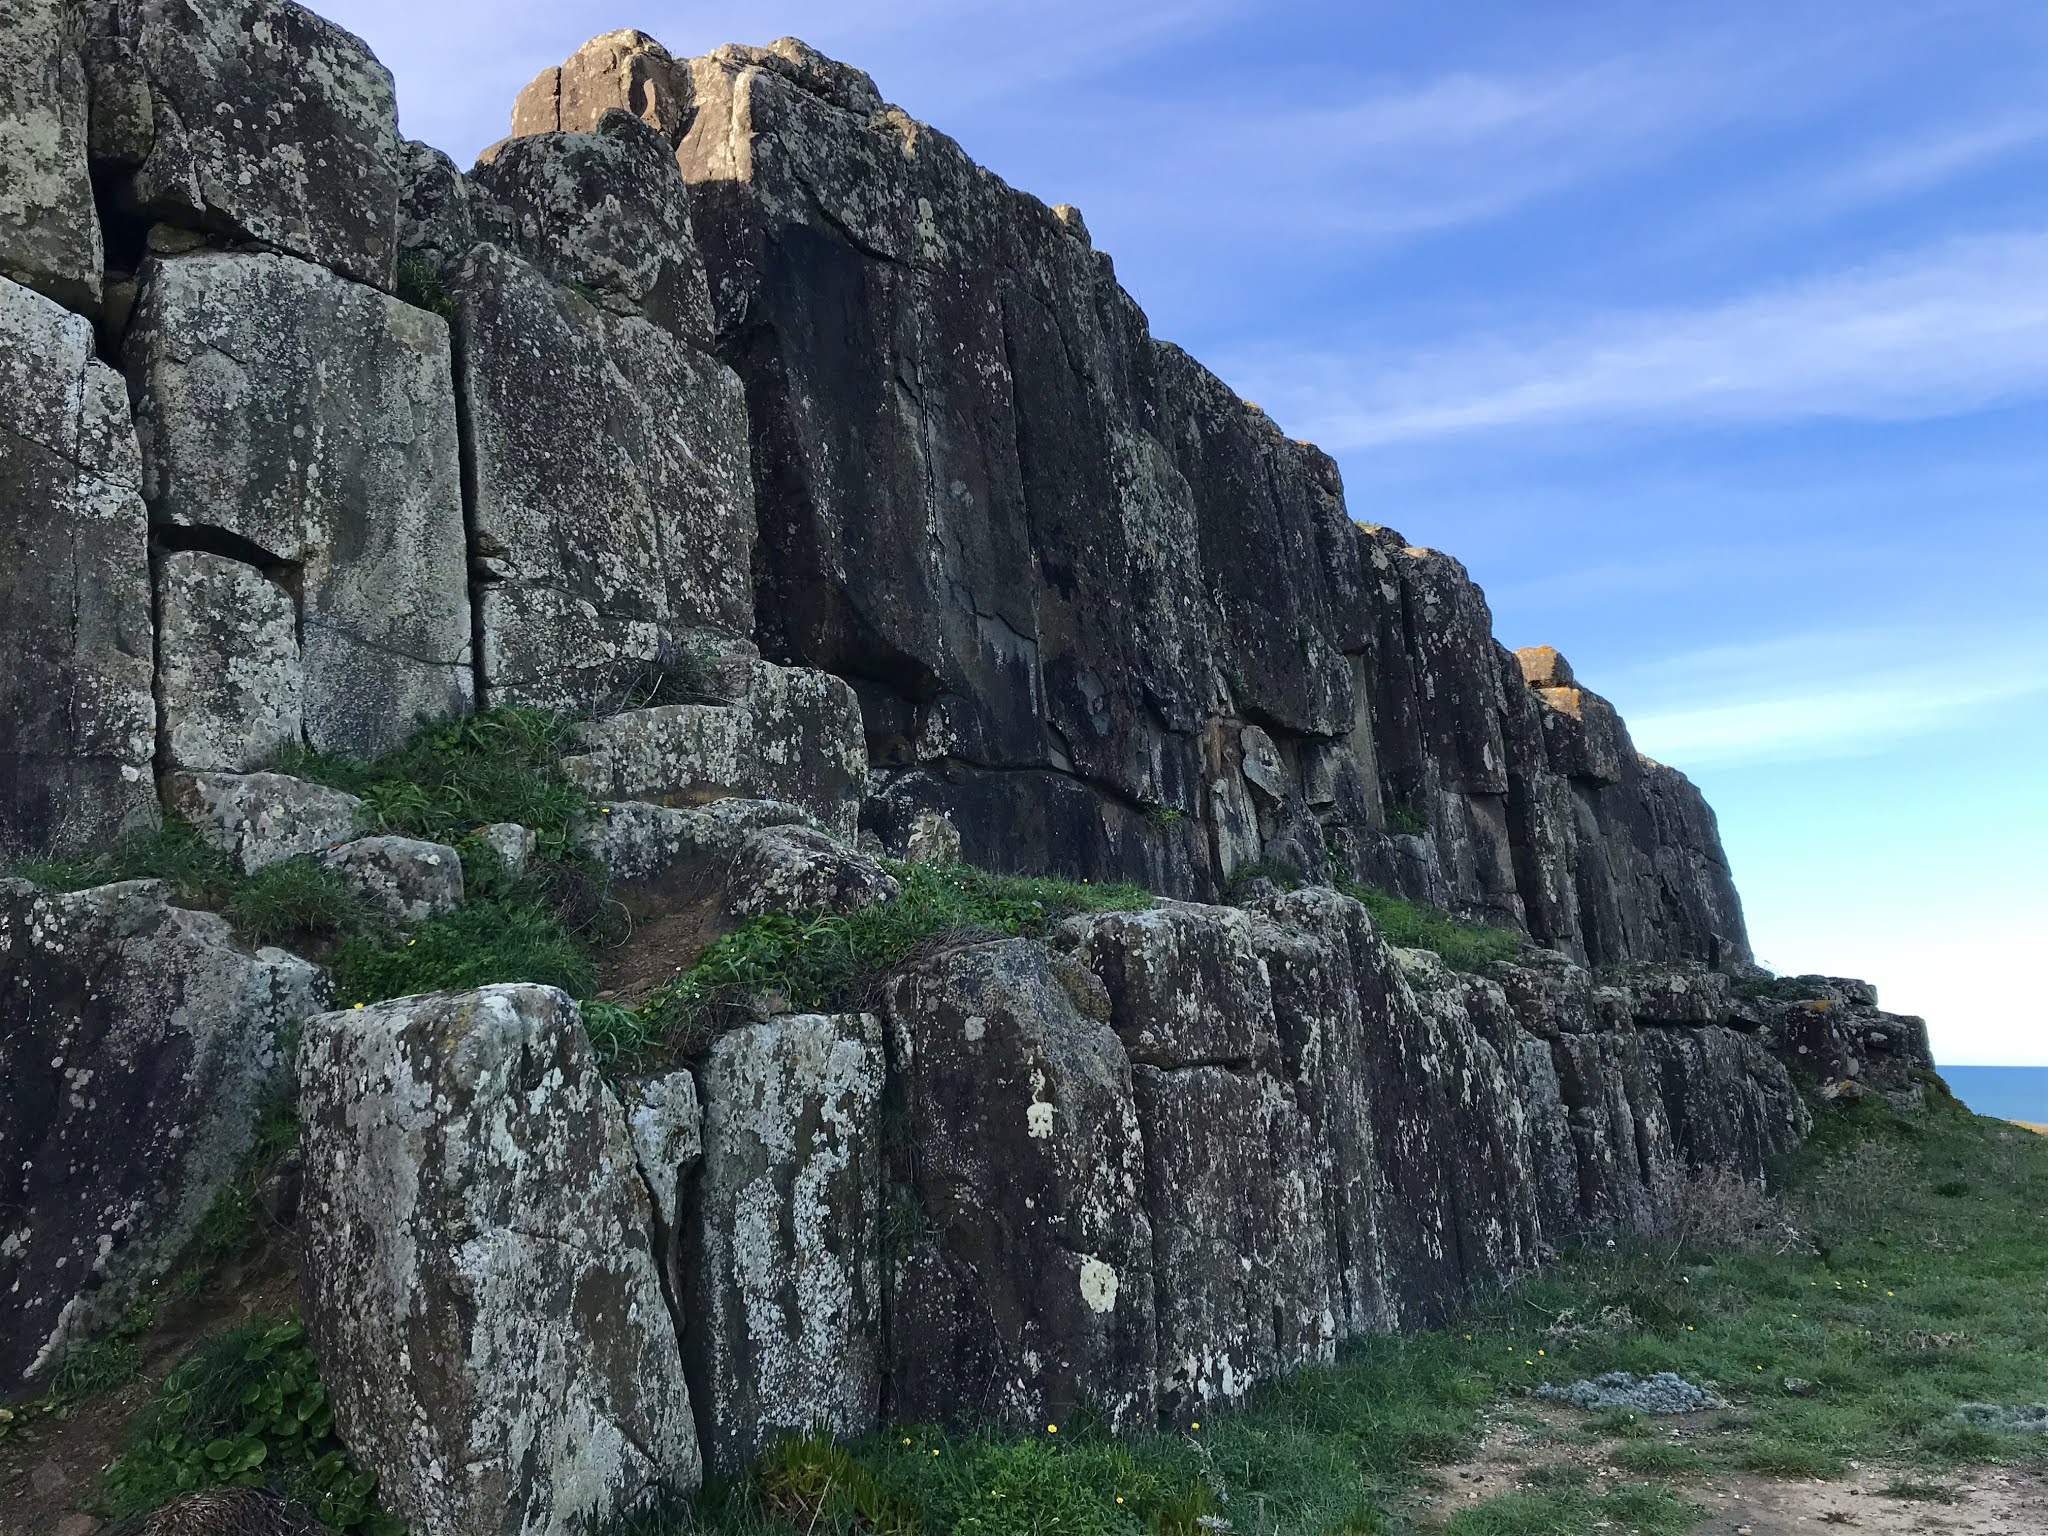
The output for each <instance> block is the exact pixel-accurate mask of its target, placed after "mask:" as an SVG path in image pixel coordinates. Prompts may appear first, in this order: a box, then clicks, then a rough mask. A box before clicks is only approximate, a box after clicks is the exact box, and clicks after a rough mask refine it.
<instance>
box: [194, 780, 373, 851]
mask: <svg viewBox="0 0 2048 1536" xmlns="http://www.w3.org/2000/svg"><path fill="white" fill-rule="evenodd" d="M164 804H165V805H166V806H167V807H168V808H169V809H171V810H172V811H175V812H176V813H177V814H178V815H180V816H182V817H184V818H185V820H187V821H189V822H191V823H192V825H193V826H194V827H196V828H197V829H198V831H199V835H200V836H201V837H203V838H205V839H206V840H207V841H208V842H209V843H212V844H213V845H214V847H216V848H218V849H220V851H221V852H222V853H225V854H226V855H227V856H228V857H229V858H230V859H232V860H234V863H235V867H236V868H238V869H239V870H241V872H242V873H243V874H245V875H253V874H255V873H256V871H257V870H259V869H261V868H263V867H264V866H265V865H266V864H275V863H277V862H278V861H279V860H280V859H291V858H297V857H298V856H300V855H301V854H309V853H320V852H322V851H324V850H326V849H328V848H332V847H334V846H335V844H337V843H345V842H347V841H348V840H349V839H350V838H352V837H354V836H355V835H356V833H357V832H358V830H360V823H361V820H362V809H363V802H362V801H360V800H358V799H357V798H356V797H355V796H354V795H351V794H348V793H346V792H345V791H343V790H339V789H330V788H328V787H327V786H326V785H325V784H311V783H308V782H307V781H306V780H304V779H294V778H292V777H290V776H289V775H287V774H282V773H174V774H172V775H171V776H170V777H169V778H167V779H165V780H164Z"/></svg>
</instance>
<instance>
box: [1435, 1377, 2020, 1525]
mask: <svg viewBox="0 0 2048 1536" xmlns="http://www.w3.org/2000/svg"><path fill="white" fill-rule="evenodd" d="M1714 1418H1715V1415H1714V1414H1711V1413H1705V1414H1686V1415H1680V1416H1677V1417H1674V1418H1670V1419H1664V1420H1659V1421H1657V1434H1656V1438H1655V1439H1653V1440H1640V1441H1635V1442H1616V1441H1612V1440H1610V1441H1605V1442H1602V1443H1597V1444H1592V1443H1588V1442H1587V1441H1586V1440H1585V1439H1583V1438H1582V1435H1581V1426H1582V1424H1583V1419H1582V1418H1581V1416H1580V1415H1579V1414H1577V1413H1576V1412H1574V1411H1573V1410H1571V1409H1567V1408H1557V1407H1551V1406H1548V1405H1541V1406H1523V1405H1517V1406H1516V1408H1515V1409H1514V1411H1513V1412H1512V1413H1503V1414H1501V1415H1499V1416H1497V1417H1496V1418H1495V1419H1494V1420H1493V1422H1492V1425H1491V1427H1490V1428H1489V1430H1488V1432H1487V1436H1486V1439H1485V1441H1484V1442H1483V1443H1482V1444H1481V1446H1480V1448H1479V1451H1478V1453H1477V1454H1476V1455H1474V1456H1473V1457H1472V1459H1471V1460H1469V1461H1463V1462H1459V1463H1457V1464H1456V1465H1453V1466H1448V1467H1444V1468H1441V1469H1440V1470H1439V1472H1438V1484H1439V1488H1438V1491H1437V1492H1436V1493H1435V1494H1434V1495H1433V1496H1432V1497H1431V1502H1429V1503H1428V1504H1427V1505H1426V1506H1425V1511H1424V1520H1425V1523H1427V1524H1430V1525H1441V1524H1442V1523H1443V1522H1444V1521H1446V1520H1448V1519H1450V1518H1451V1516H1452V1515H1453V1514H1455V1513H1456V1512H1457V1511H1458V1510H1459V1509H1461V1508H1464V1507H1467V1506H1469V1505H1472V1504H1475V1503H1478V1502H1479V1501H1481V1500H1483V1499H1490V1498H1497V1497H1499V1496H1500V1495H1501V1494H1505V1493H1514V1492H1517V1491H1519V1490H1522V1489H1525V1488H1529V1487H1532V1486H1533V1487H1541V1486H1544V1485H1546V1484H1548V1485H1549V1486H1552V1487H1556V1486H1560V1485H1567V1484H1569V1483H1571V1482H1574V1481H1577V1480H1578V1479H1579V1478H1580V1477H1581V1476H1583V1478H1584V1482H1583V1486H1584V1487H1585V1488H1586V1490H1587V1491H1589V1492H1592V1493H1599V1492H1602V1491H1604V1490H1605V1489H1608V1488H1611V1487H1613V1486H1614V1485H1615V1484H1617V1483H1624V1482H1638V1483H1640V1482H1664V1483H1666V1484H1667V1486H1669V1487H1670V1488H1671V1489H1672V1491H1673V1492H1674V1493H1676V1494H1677V1495H1678V1496H1679V1497H1681V1498H1684V1499H1687V1500H1689V1501H1691V1502H1692V1503H1695V1504H1699V1505H1702V1506H1704V1507H1705V1508H1706V1509H1707V1510H1708V1511H1709V1513H1708V1514H1707V1516H1706V1517H1705V1518H1704V1519H1703V1520H1701V1521H1700V1523H1699V1524H1698V1525H1696V1526H1695V1527H1694V1528H1693V1536H1817V1533H1818V1532H1819V1531H1820V1530H1822V1529H1827V1528H1834V1529H1839V1530H1844V1531H1860V1532H1864V1533H1866V1536H2048V1478H2043V1477H2040V1476H2038V1475H2035V1474H2032V1473H2026V1472H2015V1471H2007V1470H2004V1469H2002V1468H1996V1467H1973V1468H1970V1469H1968V1470H1966V1471H1964V1472H1961V1473H1957V1474H1953V1475H1946V1476H1940V1477H1930V1476H1928V1475H1926V1474H1924V1473H1916V1472H1905V1471H1901V1470H1899V1469H1896V1468H1890V1467H1876V1466H1861V1467H1855V1466H1852V1469H1851V1471H1850V1474H1849V1475H1848V1476H1847V1477H1845V1478H1842V1479H1840V1480H1836V1481H1817V1480H1812V1479H1807V1478H1776V1477H1764V1476H1759V1475H1756V1474H1752V1473H1747V1472H1709V1473H1703V1474H1701V1475H1699V1476H1689V1477H1682V1478H1679V1477H1672V1476H1670V1475H1669V1474H1663V1475H1659V1474H1655V1473H1648V1472H1642V1471H1631V1470H1628V1469H1626V1468H1624V1467H1622V1466H1619V1465H1616V1458H1617V1457H1619V1456H1625V1455H1626V1454H1627V1445H1628V1444H1630V1443H1633V1444H1635V1445H1639V1446H1654V1445H1659V1444H1661V1445H1665V1446H1670V1447H1674V1448H1678V1449H1680V1450H1683V1449H1684V1448H1685V1447H1686V1445H1687V1442H1689V1441H1696V1440H1700V1439H1702V1438H1704V1437H1705V1436H1707V1435H1709V1434H1711V1433H1712V1425H1713V1420H1714Z"/></svg>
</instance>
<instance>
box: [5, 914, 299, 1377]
mask: <svg viewBox="0 0 2048 1536" xmlns="http://www.w3.org/2000/svg"><path fill="white" fill-rule="evenodd" d="M324 1001H325V996H324V989H323V984H322V982H321V979H320V973H319V972H318V971H317V970H315V969H314V968H313V967H312V966H311V965H309V964H307V963H306V962H305V961H303V960H300V959H298V958H297V957H296V956H293V955H287V954H285V953H284V952H283V951H281V950H275V949H264V950H259V951H257V952H256V953H255V954H254V955H251V954H249V953H248V952H247V951H245V950H243V949H242V948H241V947H240V946H239V945H237V944H236V943H235V941H234V936H233V934H232V933H231V932H230V930H229V928H228V925H227V923H226V921H225V920H224V919H222V918H220V917H216V916H214V915H212V914H210V913H203V912H184V911H180V910H178V909H177V908H175V907H172V906H170V905H168V903H167V900H166V895H165V892H164V890H163V888H162V887H161V886H158V885H156V884H154V883H153V882H149V881H131V882H128V883H126V884H122V885H109V886H102V887H100V888H98V889H96V890H89V891H80V892H78V893H76V894H74V895H62V896H60V895H53V894H50V893H48V892H44V891H40V890H38V889H36V888H35V887H33V886H30V885H27V884H25V883H23V882H21V881H18V880H0V1079H4V1080H5V1082H6V1084H7V1092H6V1093H5V1094H4V1095H0V1210H4V1211H5V1212H6V1215H5V1216H4V1217H0V1295H5V1296H6V1297H7V1298H8V1302H7V1312H8V1322H7V1325H6V1326H5V1327H0V1383H5V1387H4V1389H0V1390H6V1391H7V1392H8V1393H9V1394H10V1395H12V1394H13V1393H14V1392H16V1391H18V1390H19V1389H20V1388H21V1387H22V1386H23V1384H24V1383H25V1382H26V1380H27V1379H28V1378H29V1377H30V1376H31V1375H35V1374H38V1373H47V1371H48V1370H49V1369H50V1368H52V1367H53V1366H54V1365H56V1364H57V1363H58V1362H60V1361H61V1360H62V1358H63V1355H64V1352H65V1351H66V1349H67V1348H69V1347H71V1346H73V1345H76V1344H79V1343H82V1342H84V1341H85V1340H86V1339H88V1338H89V1337H91V1335H92V1334H93V1332H94V1331H95V1330H96V1329H99V1328H102V1327H105V1326H107V1325H109V1324H111V1323H112V1322H113V1321H115V1320H116V1319H117V1318H119V1317H120V1315H121V1314H122V1312H123V1311H125V1310H126V1308H127V1307H128V1306H130V1305H131V1304H132V1303H133V1302H134V1301H135V1300H136V1299H137V1298H138V1297H139V1295H140V1294H141V1292H142V1287H144V1286H145V1285H146V1284H147V1283H148V1282H150V1281H153V1280H156V1279H158V1278H160V1277H161V1276H162V1275H163V1274H164V1273H165V1271H166V1270H168V1268H169V1267H170V1265H171V1264H172V1263H173V1261H175V1260H176V1259H177V1257H178V1255H179V1252H180V1251H181V1250H182V1249H183V1247H184V1246H185V1243H186V1242H187V1241H188V1240H189V1239H190V1237H191V1236H192V1234H193V1232H194V1231H195V1230H196V1229H197V1227H198V1225H199V1221H200V1218H201V1217H203V1216H204V1215H205V1214H206V1211H207V1208H208V1207H209V1206H210V1205H211V1204H212V1202H213V1199H214V1197H215V1196H216V1195H217V1194H219V1193H220V1192H221V1190H222V1189H224V1188H225V1187H226V1186H227V1185H228V1183H229V1182H230V1181H232V1180H233V1179H234V1178H235V1177H236V1176H237V1175H238V1174H239V1173H240V1171H241V1166H242V1161H243V1159H244V1158H245V1157H246V1156H247V1155H248V1152H249V1149H250V1147H251V1146H252V1144H253V1142H254V1139H255V1130H256V1122H257V1119H258V1117H259V1116H260V1114H261V1113H262V1111H263V1109H264V1108H265V1106H266V1104H267V1103H268V1102H270V1101H271V1100H273V1099H274V1098H276V1097H277V1096H278V1095H279V1094H280V1093H281V1092H282V1091H283V1090H284V1088H285V1087H286V1086H287V1085H288V1084H289V1082H290V1077H291V1072H290V1063H289V1061H288V1060H287V1059H286V1057H285V1054H284V1051H283V1048H282V1047H281V1045H280V1043H279V1042H280V1037H281V1036H282V1034H283V1033H284V1032H285V1031H286V1030H287V1029H288V1028H289V1027H290V1026H291V1025H293V1024H295V1023H296V1022H297V1021H298V1020H299V1019H301V1018H302V1017H304V1016H305V1015H307V1014H310V1013H312V1012H313V1011H314V1010H316V1009H318V1008H319V1007H321V1006H323V1005H324ZM116 1128H118V1134H114V1133H113V1132H114V1130H115V1129H116Z"/></svg>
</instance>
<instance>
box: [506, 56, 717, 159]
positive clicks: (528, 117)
mask: <svg viewBox="0 0 2048 1536" xmlns="http://www.w3.org/2000/svg"><path fill="white" fill-rule="evenodd" d="M692 94H693V93H692V91H691V87H690V68H689V65H688V64H687V63H685V62H681V61H678V60H677V59H676V58H675V57H674V56H672V55H671V54H670V53H669V51H668V50H667V49H666V48H664V47H662V46H661V44H660V43H658V42H656V41H655V40H654V39H653V38H651V37H649V36H648V35H647V34H646V33H644V32H635V31H632V30H630V29H628V30H621V31H617V32H606V33H604V34H603V35H602V36H600V37H593V38H592V39H591V40H590V41H589V42H587V43H585V44H584V45H583V46H582V47H581V48H578V49H577V50H576V51H575V52H574V53H572V54H570V55H569V57H568V60H567V61H566V62H564V63H562V64H559V65H556V66H554V67H553V68H550V69H544V70H542V71H541V72H540V73H539V74H538V75H536V76H534V78H533V80H532V81H531V82H530V83H529V84H528V85H527V87H526V88H525V89H524V90H522V91H521V92H520V93H519V97H518V99H517V100H516V101H514V102H513V104H512V132H513V133H514V134H528V133H577V132H583V131H587V130H588V129H590V128H593V127H595V126H596V125H597V122H598V120H599V119H600V118H602V117H603V116H604V114H605V113H606V112H608V111H611V110H612V109H613V108H615V107H616V108H621V109H623V110H625V111H628V112H631V113H633V114H635V115H636V116H637V117H639V118H640V119H641V120H642V121H644V122H646V123H647V124H648V125H649V126H650V127H653V128H654V129H656V130H657V131H659V132H660V133H661V135H662V137H663V138H665V139H666V140H667V141H668V142H669V144H670V145H673V144H674V143H675V142H676V140H677V139H679V138H681V137H682V135H683V131H684V130H685V129H686V128H687V127H688V126H689V122H690V117H691V115H692V108H693V106H694V103H693V101H692V99H691V98H692Z"/></svg>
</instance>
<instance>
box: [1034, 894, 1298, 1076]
mask: <svg viewBox="0 0 2048 1536" xmlns="http://www.w3.org/2000/svg"><path fill="white" fill-rule="evenodd" d="M1054 943H1055V944H1056V945H1057V946H1058V947H1059V948H1062V949H1069V950H1071V951H1072V952H1073V953H1074V954H1075V956H1076V957H1077V958H1078V959H1079V960H1080V961H1081V962H1082V964H1084V965H1086V966H1087V967H1088V968H1089V969H1090V970H1092V971H1093V972H1095V974H1096V975H1098V976H1100V977H1101V978H1102V983H1103V985H1104V986H1105V987H1107V988H1108V989H1109V997H1110V1003H1111V1006H1112V1007H1113V1008H1114V1010H1115V1012H1114V1015H1113V1018H1114V1021H1115V1024H1116V1032H1117V1035H1118V1037H1119V1038H1120V1039H1121V1040H1122V1041H1123V1043H1124V1049H1125V1050H1126V1051H1128V1052H1129V1053H1130V1056H1131V1060H1133V1061H1135V1062H1143V1063H1146V1064H1148V1065H1151V1066H1157V1067H1189V1066H1200V1065H1213V1064H1220V1063H1226V1062H1235V1063H1251V1062H1262V1061H1264V1060H1265V1059H1266V1058H1267V1057H1268V1056H1269V1054H1270V1052H1271V1051H1272V1048H1273V1044H1274V1039H1273V989H1272V983H1271V981H1270V980H1269V978H1268V977H1267V974H1266V968H1265V966H1264V965H1263V964H1261V963H1260V960H1259V957H1258V955H1257V953H1256V952H1255V951H1254V949H1253V947H1252V920H1251V918H1250V917H1249V916H1247V915H1246V914H1245V913H1243V912H1240V911H1237V910H1235V909H1234V908H1231V907H1198V906H1189V905H1184V904H1182V903H1179V902H1161V903H1159V904H1158V905H1157V906H1154V907H1150V908H1147V909H1145V910H1144V911H1140V912H1103V913H1098V914H1095V915H1093V916H1089V917H1077V918H1072V919H1070V920H1069V921H1068V922H1066V923H1065V924H1063V925H1061V927H1060V929H1059V931H1058V933H1057V935H1056V936H1055V939H1054Z"/></svg>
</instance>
